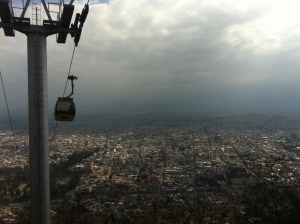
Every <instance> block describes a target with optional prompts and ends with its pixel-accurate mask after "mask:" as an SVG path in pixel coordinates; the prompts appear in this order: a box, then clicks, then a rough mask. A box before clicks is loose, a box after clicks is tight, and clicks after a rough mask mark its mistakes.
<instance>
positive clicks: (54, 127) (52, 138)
mask: <svg viewBox="0 0 300 224" xmlns="http://www.w3.org/2000/svg"><path fill="white" fill-rule="evenodd" d="M75 47H76V45H75V44H74V48H73V53H72V57H71V62H70V67H69V72H68V75H67V81H66V84H65V89H64V94H63V97H65V93H66V89H67V84H68V81H69V79H68V77H69V76H70V72H71V68H72V64H73V58H74V53H75ZM57 123H58V121H56V122H55V127H54V132H53V137H52V141H53V140H54V138H55V132H56V128H57Z"/></svg>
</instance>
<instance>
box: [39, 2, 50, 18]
mask: <svg viewBox="0 0 300 224" xmlns="http://www.w3.org/2000/svg"><path fill="white" fill-rule="evenodd" d="M41 2H42V3H43V6H44V9H45V12H46V14H47V17H48V19H49V20H50V21H52V18H51V15H50V12H49V9H48V7H47V5H46V2H45V0H41Z"/></svg>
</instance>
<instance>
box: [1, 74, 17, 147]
mask: <svg viewBox="0 0 300 224" xmlns="http://www.w3.org/2000/svg"><path fill="white" fill-rule="evenodd" d="M0 77H1V82H2V88H3V92H4V98H5V103H6V108H7V112H8V117H9V122H10V127H11V132H12V135H13V138H14V143H15V147H16V148H17V142H16V138H15V134H14V128H13V125H12V122H11V116H10V112H9V107H8V102H7V97H6V93H5V88H4V83H3V79H2V73H1V71H0Z"/></svg>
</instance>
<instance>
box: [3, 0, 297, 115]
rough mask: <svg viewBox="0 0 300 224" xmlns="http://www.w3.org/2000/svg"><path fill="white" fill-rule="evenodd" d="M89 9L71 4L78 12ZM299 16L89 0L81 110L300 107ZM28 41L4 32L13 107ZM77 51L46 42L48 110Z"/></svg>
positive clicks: (268, 7)
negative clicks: (113, 106)
mask: <svg viewBox="0 0 300 224" xmlns="http://www.w3.org/2000/svg"><path fill="white" fill-rule="evenodd" d="M53 2H54V0H53ZM84 3H85V2H84V1H82V2H79V1H76V0H75V2H74V5H75V11H76V12H81V10H82V8H83V5H84ZM299 11H300V1H299V0H294V1H293V0H289V1H282V0H280V1H275V0H270V1H267V0H257V1H255V0H251V1H248V0H247V1H246V0H224V1H222V0H215V1H214V0H207V1H202V0H112V1H110V4H99V3H97V2H96V1H93V0H91V1H90V12H89V15H88V17H87V20H86V23H85V25H84V28H83V32H82V35H81V40H80V42H79V46H78V47H77V48H76V50H75V55H74V59H73V66H72V69H71V75H75V76H77V77H78V80H77V81H75V95H74V96H73V97H74V100H75V102H76V105H77V108H89V107H91V108H92V106H95V105H97V104H103V103H107V102H129V103H148V102H151V103H159V104H164V105H170V106H171V105H172V108H173V109H174V108H177V109H179V110H182V108H185V107H187V108H189V109H192V108H195V109H197V110H202V109H203V110H205V111H209V110H212V111H222V110H224V111H232V112H235V111H237V112H238V111H243V112H245V111H246V112H247V111H249V112H255V111H257V112H264V111H276V112H277V111H289V110H295V109H298V110H299V109H300V75H299V73H300V13H299ZM74 14H75V13H74ZM26 41H27V39H26V36H25V35H24V34H21V33H19V32H16V36H15V37H14V38H13V37H5V36H4V33H3V30H2V29H1V30H0V59H1V60H0V70H1V72H2V77H3V81H4V83H5V89H6V94H7V98H8V103H9V105H10V108H12V109H11V110H14V109H15V108H26V107H27V103H28V100H27V42H26ZM73 46H74V43H73V40H72V39H71V37H70V36H68V39H67V43H66V44H57V43H56V39H55V36H49V37H48V38H47V54H48V55H47V59H48V92H49V108H50V110H52V108H53V107H54V104H55V101H56V99H57V97H59V96H62V94H63V90H64V86H65V82H66V77H67V73H68V70H69V65H70V60H71V56H72V51H73ZM70 88H71V87H70V85H69V86H68V90H67V91H68V92H69V91H70ZM0 103H1V108H4V107H5V102H4V96H3V90H1V91H0ZM174 105H175V106H174Z"/></svg>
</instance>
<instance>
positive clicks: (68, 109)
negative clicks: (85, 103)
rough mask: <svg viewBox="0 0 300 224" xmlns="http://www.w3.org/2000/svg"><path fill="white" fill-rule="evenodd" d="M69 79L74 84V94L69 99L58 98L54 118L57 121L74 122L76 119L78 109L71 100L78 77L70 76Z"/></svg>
mask: <svg viewBox="0 0 300 224" xmlns="http://www.w3.org/2000/svg"><path fill="white" fill-rule="evenodd" d="M68 79H70V80H71V82H72V92H71V94H70V95H69V96H67V97H58V100H57V102H56V105H55V109H54V118H55V120H57V121H73V120H74V118H75V113H76V108H75V103H74V102H73V98H70V96H71V95H73V90H74V84H73V80H74V79H77V77H76V76H73V75H72V76H69V77H68Z"/></svg>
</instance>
